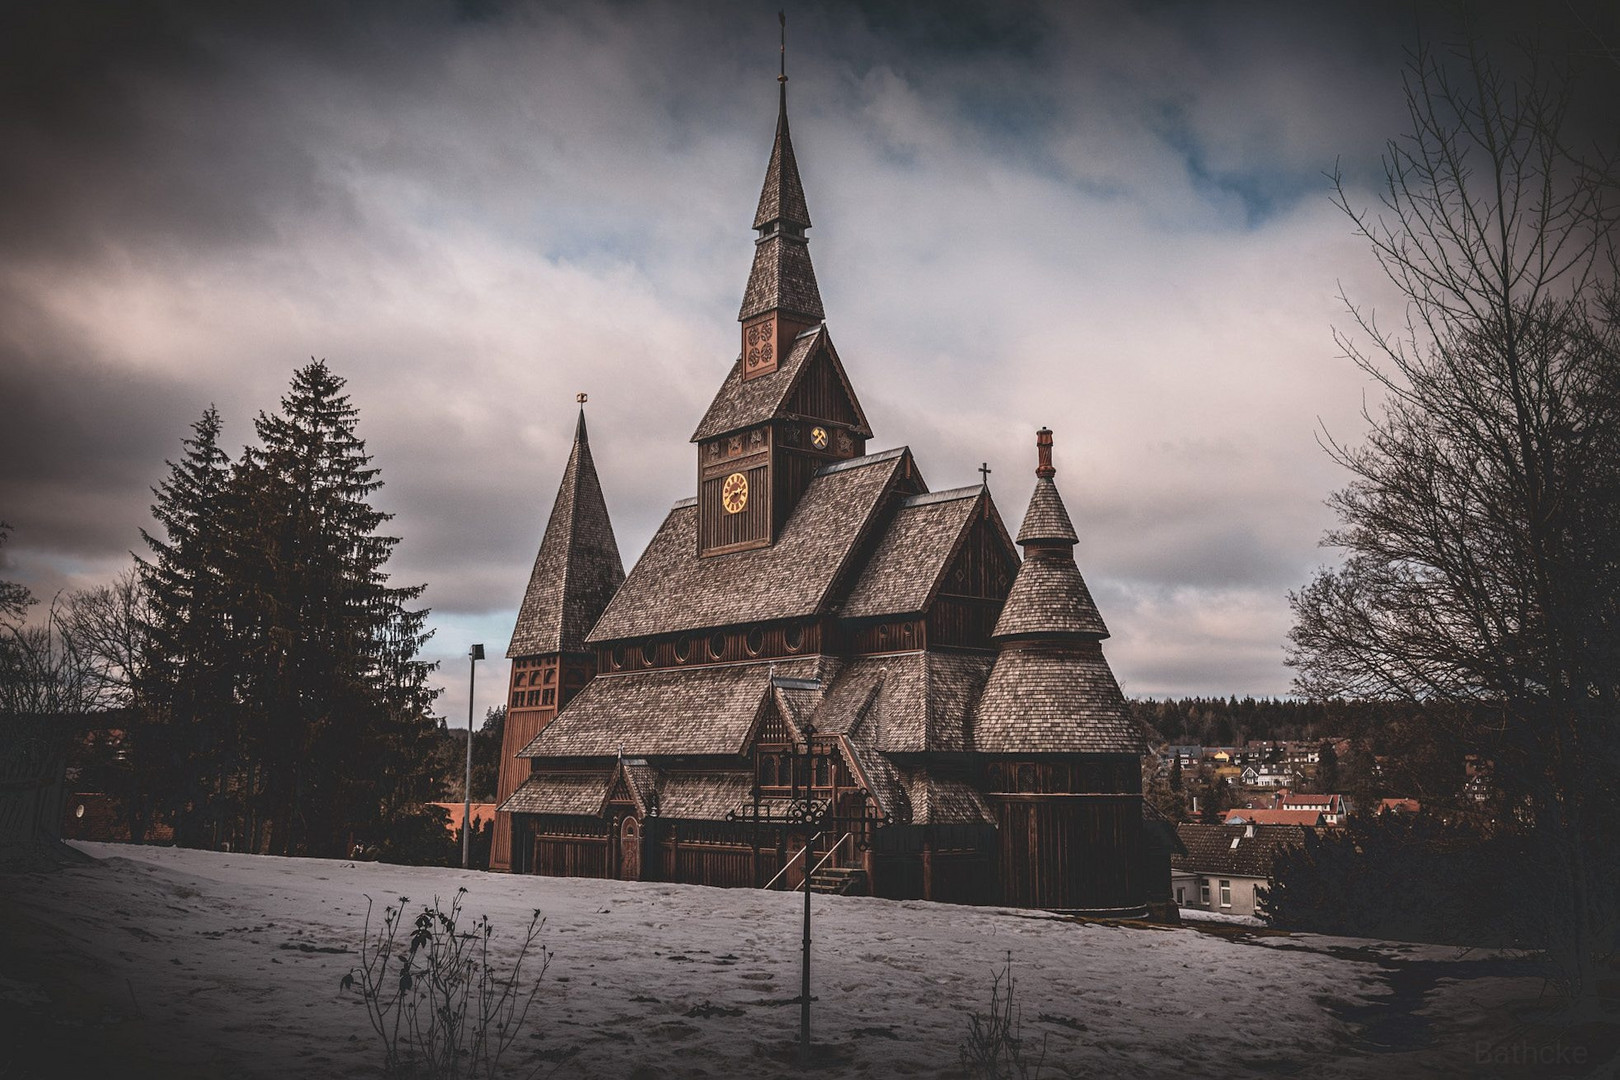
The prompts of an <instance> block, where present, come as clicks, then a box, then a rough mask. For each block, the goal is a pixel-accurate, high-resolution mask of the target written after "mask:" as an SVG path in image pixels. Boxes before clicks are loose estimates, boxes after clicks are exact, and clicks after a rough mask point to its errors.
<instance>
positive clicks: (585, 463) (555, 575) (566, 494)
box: [506, 409, 624, 657]
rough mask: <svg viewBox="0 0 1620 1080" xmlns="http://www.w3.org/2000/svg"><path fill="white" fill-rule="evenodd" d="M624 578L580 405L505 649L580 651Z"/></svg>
mask: <svg viewBox="0 0 1620 1080" xmlns="http://www.w3.org/2000/svg"><path fill="white" fill-rule="evenodd" d="M623 582H624V563H623V562H622V561H621V560H620V559H619V545H618V543H617V541H615V540H614V537H613V523H612V521H610V520H609V519H608V511H607V502H606V501H605V500H604V499H603V497H602V484H601V481H599V480H598V479H597V476H596V464H595V462H593V461H592V460H591V444H590V440H589V438H588V437H587V435H586V431H585V411H584V410H583V409H581V410H580V413H579V423H578V424H577V425H576V426H575V428H574V446H573V449H572V450H571V451H569V454H568V465H567V467H566V468H564V469H563V478H562V484H561V485H560V486H559V487H558V489H557V499H556V501H555V502H553V503H552V505H551V517H550V518H549V519H547V521H546V532H545V535H544V537H543V538H542V539H541V541H540V550H539V552H538V553H537V554H536V555H535V557H534V569H533V570H532V571H530V573H529V587H528V589H527V590H526V591H525V592H524V594H523V604H522V606H521V607H520V608H519V609H518V618H517V625H516V626H515V627H513V629H512V640H511V643H510V644H509V645H508V646H507V649H506V655H507V656H508V657H518V656H534V655H536V654H539V653H554V652H583V651H585V649H586V645H585V635H586V634H588V633H589V632H590V629H591V627H592V626H593V625H595V623H596V620H597V618H598V616H600V615H601V614H602V612H603V610H604V609H605V608H606V607H607V606H608V601H609V600H610V599H612V597H613V594H614V592H615V591H617V590H618V588H619V586H620V585H621V584H622V583H623Z"/></svg>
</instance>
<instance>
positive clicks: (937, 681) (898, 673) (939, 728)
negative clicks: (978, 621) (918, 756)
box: [815, 651, 995, 754]
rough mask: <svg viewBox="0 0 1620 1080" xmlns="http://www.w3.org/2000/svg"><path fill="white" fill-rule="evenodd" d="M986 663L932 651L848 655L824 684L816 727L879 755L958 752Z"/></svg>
mask: <svg viewBox="0 0 1620 1080" xmlns="http://www.w3.org/2000/svg"><path fill="white" fill-rule="evenodd" d="M994 662H995V661H994V658H992V657H989V656H983V655H978V654H974V653H955V652H951V653H946V652H933V651H930V652H922V651H918V652H910V653H894V654H890V655H887V656H866V657H859V658H856V659H854V660H851V661H849V662H848V663H847V664H845V665H844V666H843V668H842V669H841V670H840V671H839V672H838V675H837V677H836V678H834V679H833V680H832V682H831V684H830V685H829V686H828V687H827V691H826V694H825V696H824V697H823V698H822V700H821V703H820V705H819V706H818V707H817V709H816V712H815V725H816V730H817V731H821V732H825V733H827V734H829V735H831V734H849V735H851V736H852V737H854V738H856V739H857V740H858V741H859V742H860V743H861V744H862V745H864V746H867V747H870V748H871V749H872V750H874V751H876V752H881V753H886V754H914V753H923V752H926V751H946V752H949V751H959V750H964V749H966V748H967V733H966V731H965V730H964V721H965V719H966V717H967V716H968V715H969V714H971V713H972V711H973V706H974V703H975V702H976V701H978V699H979V694H980V693H981V692H982V691H983V689H984V685H985V680H986V679H987V678H988V677H989V674H990V667H991V665H992V664H993V663H994Z"/></svg>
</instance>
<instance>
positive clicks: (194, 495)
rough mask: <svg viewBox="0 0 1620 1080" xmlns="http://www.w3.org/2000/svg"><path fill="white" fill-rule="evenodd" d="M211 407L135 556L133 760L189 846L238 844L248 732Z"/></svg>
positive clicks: (224, 490)
mask: <svg viewBox="0 0 1620 1080" xmlns="http://www.w3.org/2000/svg"><path fill="white" fill-rule="evenodd" d="M220 430H221V423H220V417H219V411H218V410H217V409H215V408H214V407H213V406H211V405H210V406H209V407H208V410H207V411H206V412H204V413H203V415H202V418H201V419H200V420H198V421H197V422H196V423H195V424H193V425H192V435H191V438H189V439H186V440H185V441H184V442H183V443H182V445H183V446H184V448H185V454H184V456H183V457H182V458H181V459H180V461H179V462H172V461H171V462H168V463H167V464H168V466H169V476H168V478H167V479H166V480H164V481H163V482H162V483H161V484H159V485H158V486H157V487H155V488H153V489H152V492H153V494H154V495H155V496H156V497H157V501H156V502H155V503H154V504H153V505H152V516H153V518H154V519H155V520H156V521H157V524H158V526H159V527H160V528H161V530H162V537H161V538H160V537H158V536H156V535H154V534H153V533H150V532H148V531H147V530H145V529H142V530H141V538H142V539H143V540H145V541H146V544H147V546H148V547H149V548H151V551H152V557H151V560H150V561H147V560H144V559H137V563H138V565H139V570H140V573H141V578H142V582H143V584H144V586H145V590H146V593H147V615H146V618H147V621H148V625H147V631H148V632H147V637H146V651H147V655H146V658H145V660H146V662H145V664H144V665H143V667H142V669H141V671H140V673H139V675H138V676H137V677H136V679H135V680H134V684H133V686H132V696H133V698H134V704H135V706H136V708H135V715H136V718H137V719H136V725H135V730H134V731H133V732H132V733H131V734H132V738H131V743H132V747H131V750H132V754H133V755H134V758H135V760H134V762H133V767H134V768H135V770H136V772H137V773H138V774H139V775H140V776H141V777H142V778H143V785H142V786H143V787H144V789H145V793H146V795H147V796H148V797H149V798H150V799H151V800H152V804H153V810H154V812H156V813H157V814H159V815H161V816H163V817H166V818H169V819H170V820H172V822H173V824H174V830H175V837H176V839H177V840H178V841H179V842H180V843H182V844H186V845H201V844H208V845H209V846H218V845H219V844H220V843H222V842H225V841H227V840H236V841H237V842H238V843H239V842H240V837H239V836H238V835H235V830H233V829H232V828H231V825H232V823H233V822H234V821H238V820H240V819H241V817H242V816H243V808H242V807H241V806H240V805H233V804H236V803H239V802H240V798H241V793H242V789H243V787H244V780H243V778H242V777H241V776H240V767H241V738H240V735H241V733H240V730H239V728H238V726H237V714H236V710H235V708H234V686H233V678H232V668H233V666H234V665H233V664H232V663H231V660H230V634H229V629H230V625H231V624H230V621H229V619H228V613H227V608H226V603H225V600H226V588H225V586H226V582H225V577H224V547H223V540H224V537H225V534H226V529H227V523H228V515H227V507H226V501H227V496H228V483H229V478H230V464H231V463H230V458H229V457H227V456H226V454H225V453H224V451H222V450H221V449H220V448H219V436H220Z"/></svg>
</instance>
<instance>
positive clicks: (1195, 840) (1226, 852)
mask: <svg viewBox="0 0 1620 1080" xmlns="http://www.w3.org/2000/svg"><path fill="white" fill-rule="evenodd" d="M1305 832H1306V830H1305V828H1304V827H1302V826H1299V825H1205V824H1202V823H1199V822H1185V821H1184V822H1182V823H1181V824H1179V825H1177V826H1176V836H1177V837H1178V838H1179V839H1180V840H1181V844H1182V846H1183V847H1184V848H1186V852H1187V853H1186V854H1185V855H1182V854H1180V853H1176V854H1172V855H1171V856H1170V865H1171V867H1172V868H1174V869H1176V870H1187V871H1191V872H1194V873H1199V874H1229V875H1231V876H1232V877H1252V878H1264V877H1270V876H1271V866H1272V863H1274V862H1275V861H1276V859H1277V855H1278V853H1279V852H1281V851H1282V850H1283V849H1284V848H1286V847H1292V846H1294V845H1297V844H1303V843H1304V842H1305ZM1251 834H1252V835H1251Z"/></svg>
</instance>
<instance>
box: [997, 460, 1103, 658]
mask: <svg viewBox="0 0 1620 1080" xmlns="http://www.w3.org/2000/svg"><path fill="white" fill-rule="evenodd" d="M1035 446H1036V449H1037V451H1038V453H1039V461H1040V464H1039V465H1038V466H1037V467H1036V469H1035V493H1034V494H1033V495H1031V496H1030V499H1029V509H1028V510H1027V511H1025V512H1024V523H1023V524H1022V525H1021V526H1020V527H1019V529H1018V543H1019V544H1021V545H1023V547H1024V565H1023V566H1022V567H1020V568H1019V571H1018V576H1017V577H1016V578H1014V579H1013V587H1012V591H1011V592H1010V593H1008V594H1007V602H1006V604H1004V605H1003V606H1002V609H1001V618H999V619H998V620H996V629H995V633H994V634H993V635H992V636H993V637H995V638H998V639H999V638H1015V637H1017V638H1031V637H1076V636H1079V637H1089V638H1093V639H1096V640H1101V639H1102V638H1105V637H1107V636H1108V627H1107V626H1105V625H1104V624H1103V620H1102V616H1101V615H1100V614H1098V612H1097V605H1096V604H1095V603H1093V602H1092V599H1091V590H1090V589H1088V588H1086V581H1085V578H1083V577H1081V576H1080V567H1079V566H1077V565H1075V561H1074V545H1075V544H1077V543H1079V537H1078V536H1076V535H1075V531H1074V525H1073V524H1072V523H1071V522H1070V521H1069V511H1068V508H1067V507H1065V506H1064V505H1063V496H1061V495H1059V494H1058V489H1057V482H1056V481H1055V480H1053V477H1054V476H1056V475H1057V469H1056V468H1054V467H1053V465H1052V432H1051V431H1050V430H1049V429H1047V428H1042V429H1041V430H1040V431H1038V432H1036V434H1035Z"/></svg>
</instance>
